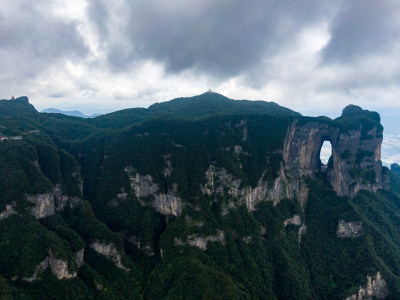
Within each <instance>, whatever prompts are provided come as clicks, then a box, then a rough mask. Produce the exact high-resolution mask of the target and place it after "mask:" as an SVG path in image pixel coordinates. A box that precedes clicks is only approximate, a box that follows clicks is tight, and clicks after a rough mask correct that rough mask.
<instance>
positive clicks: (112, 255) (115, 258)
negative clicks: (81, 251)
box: [90, 242, 129, 272]
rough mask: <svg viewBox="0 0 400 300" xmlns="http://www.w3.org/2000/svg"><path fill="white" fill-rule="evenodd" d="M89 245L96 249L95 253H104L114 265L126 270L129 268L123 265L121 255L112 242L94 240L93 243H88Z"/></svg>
mask: <svg viewBox="0 0 400 300" xmlns="http://www.w3.org/2000/svg"><path fill="white" fill-rule="evenodd" d="M90 247H91V248H92V249H93V250H94V251H96V252H97V253H99V254H101V255H104V256H105V257H107V258H108V259H110V260H111V261H112V262H114V263H115V265H116V266H117V267H118V268H120V269H122V270H124V271H126V272H128V271H129V268H127V267H125V266H124V265H123V264H122V256H121V254H120V253H119V251H118V249H117V248H116V247H115V246H114V245H113V244H112V243H108V244H107V243H100V242H94V243H93V244H91V245H90Z"/></svg>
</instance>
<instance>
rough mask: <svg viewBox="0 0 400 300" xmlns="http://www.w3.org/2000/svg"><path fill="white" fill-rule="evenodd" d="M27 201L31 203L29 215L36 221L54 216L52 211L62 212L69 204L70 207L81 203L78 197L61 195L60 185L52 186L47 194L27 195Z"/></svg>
mask: <svg viewBox="0 0 400 300" xmlns="http://www.w3.org/2000/svg"><path fill="white" fill-rule="evenodd" d="M26 197H27V200H28V201H29V202H31V203H33V206H32V207H31V215H33V216H34V217H35V218H36V219H42V218H45V217H48V216H51V215H53V214H54V211H55V210H57V211H62V210H63V209H64V207H65V206H66V205H67V204H69V205H70V206H71V207H73V206H75V205H77V204H79V203H81V202H82V199H81V198H80V197H69V196H68V195H65V194H63V192H62V188H61V184H56V185H54V187H53V189H52V190H51V191H50V192H48V193H43V194H37V195H27V196H26Z"/></svg>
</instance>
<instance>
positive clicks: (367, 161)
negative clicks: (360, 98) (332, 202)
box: [283, 105, 383, 204]
mask: <svg viewBox="0 0 400 300" xmlns="http://www.w3.org/2000/svg"><path fill="white" fill-rule="evenodd" d="M382 132H383V128H382V126H381V124H380V118H379V115H378V114H377V113H374V112H370V111H366V110H362V109H361V108H359V107H356V106H353V105H352V106H349V107H346V108H345V109H344V110H343V113H342V116H341V117H339V118H338V119H335V120H331V119H329V118H306V117H304V118H300V119H296V120H294V121H293V123H292V124H291V125H290V127H289V129H288V132H287V135H286V138H285V143H284V149H283V167H284V173H285V176H286V178H287V181H288V182H289V185H290V189H291V190H292V194H293V195H294V194H297V195H298V196H299V197H298V198H300V200H301V202H303V204H304V202H305V200H306V199H305V198H306V195H305V194H306V191H307V187H306V185H305V184H304V181H303V180H302V178H304V177H311V178H314V177H315V174H317V173H318V172H319V171H320V167H321V162H320V158H319V155H320V150H321V147H322V144H323V142H324V141H326V140H328V141H330V143H331V145H332V166H331V168H329V169H328V170H327V173H328V176H327V177H328V180H329V182H330V183H331V185H332V188H333V189H334V191H335V192H336V194H337V195H338V196H341V197H345V196H347V197H349V198H353V197H355V195H356V194H357V193H358V191H360V190H367V191H371V192H375V191H376V190H378V189H381V188H382V163H381V160H380V157H381V144H382Z"/></svg>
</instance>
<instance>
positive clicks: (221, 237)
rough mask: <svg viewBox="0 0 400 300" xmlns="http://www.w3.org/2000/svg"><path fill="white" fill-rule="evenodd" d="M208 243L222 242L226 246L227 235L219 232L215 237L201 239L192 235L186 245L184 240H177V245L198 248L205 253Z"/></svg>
mask: <svg viewBox="0 0 400 300" xmlns="http://www.w3.org/2000/svg"><path fill="white" fill-rule="evenodd" d="M208 242H221V243H222V245H225V234H224V232H223V231H222V230H217V233H216V234H215V235H209V236H206V237H201V236H199V235H197V234H192V235H189V236H188V237H187V241H186V243H184V242H183V241H182V240H180V239H178V238H175V245H177V246H183V245H185V244H187V245H190V246H194V247H197V248H199V249H201V250H203V251H205V250H207V243H208Z"/></svg>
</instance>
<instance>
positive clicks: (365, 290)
mask: <svg viewBox="0 0 400 300" xmlns="http://www.w3.org/2000/svg"><path fill="white" fill-rule="evenodd" d="M388 296H389V290H388V287H387V284H386V281H385V279H383V276H382V274H381V273H380V272H378V273H377V274H376V276H373V277H371V276H367V285H366V286H365V287H360V289H359V290H358V292H357V293H356V294H354V295H352V296H350V297H347V298H346V300H372V299H386V298H387V297H388Z"/></svg>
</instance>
